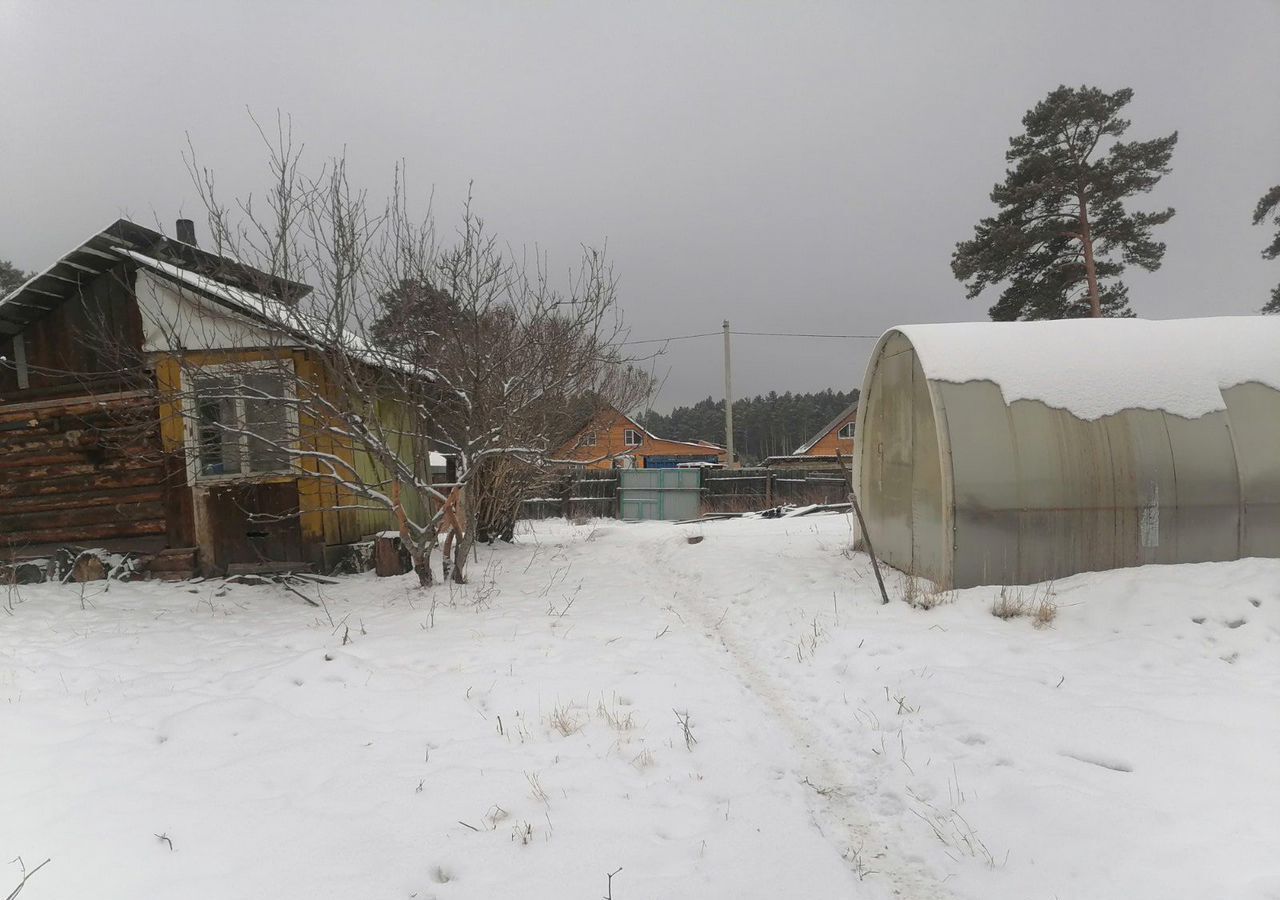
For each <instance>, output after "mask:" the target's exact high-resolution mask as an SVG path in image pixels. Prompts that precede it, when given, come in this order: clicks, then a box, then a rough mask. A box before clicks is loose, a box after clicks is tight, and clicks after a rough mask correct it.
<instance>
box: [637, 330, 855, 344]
mask: <svg viewBox="0 0 1280 900" xmlns="http://www.w3.org/2000/svg"><path fill="white" fill-rule="evenodd" d="M729 333H730V334H741V335H749V336H751V337H791V338H830V339H835V340H866V341H875V340H879V339H880V335H878V334H816V333H808V332H799V331H730V332H729ZM723 334H724V332H723V331H704V332H702V333H701V334H679V335H673V336H672V337H665V338H648V339H646V340H643V341H623V342H622V343H624V344H665V343H667V342H669V341H688V340H692V339H693V338H705V337H720V336H721V335H723Z"/></svg>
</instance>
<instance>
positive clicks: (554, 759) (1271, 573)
mask: <svg viewBox="0 0 1280 900" xmlns="http://www.w3.org/2000/svg"><path fill="white" fill-rule="evenodd" d="M692 534H698V535H701V536H702V537H703V540H702V541H701V542H699V543H696V544H690V543H688V541H687V538H688V536H690V535H692ZM848 539H849V526H848V523H847V521H846V520H844V519H842V518H840V517H838V516H822V517H814V518H805V519H789V520H788V519H783V520H774V521H764V520H739V521H731V522H717V523H712V524H705V525H690V526H678V527H676V526H671V525H666V524H658V523H653V524H643V525H624V524H621V523H617V522H595V523H589V524H586V525H581V526H573V525H568V524H565V523H563V522H547V523H539V525H538V526H537V527H536V529H534V530H533V531H531V532H526V533H525V534H522V535H521V537H520V541H519V543H518V544H517V545H515V546H499V547H495V548H492V549H487V548H482V550H481V560H480V564H479V565H476V566H474V567H473V569H472V572H473V575H474V577H475V583H474V584H472V585H470V586H467V587H466V588H464V589H461V590H457V589H453V590H451V589H450V588H449V587H440V588H437V589H435V590H434V591H432V592H422V591H419V590H417V589H416V588H415V587H414V585H413V581H414V578H413V576H409V577H406V578H404V579H375V578H373V577H372V576H360V577H355V578H350V579H345V580H344V581H343V583H342V584H341V585H340V586H325V587H324V588H323V589H322V590H323V594H322V596H320V595H318V596H317V599H322V600H323V603H324V608H323V609H321V610H319V611H317V610H313V609H312V608H310V607H305V606H303V605H302V604H301V601H299V600H298V599H297V598H296V597H291V596H290V595H288V594H287V593H284V592H282V591H280V590H279V589H278V588H275V587H246V586H224V585H222V584H221V583H217V582H210V583H204V584H200V585H196V586H188V585H179V586H174V585H164V584H137V585H131V584H112V585H111V586H110V590H109V591H108V592H103V587H104V584H103V583H97V584H91V585H89V586H87V590H86V592H85V597H84V601H85V602H84V607H85V608H84V609H82V608H81V596H80V591H79V589H78V587H58V586H45V585H42V586H35V587H20V588H16V589H15V590H14V592H13V593H12V594H11V595H10V594H8V593H7V588H3V587H0V600H3V601H4V603H5V606H6V607H7V608H8V607H11V610H10V611H11V613H12V614H11V615H9V614H0V736H2V737H0V742H2V744H3V758H4V760H5V762H4V765H3V767H0V810H2V811H3V813H4V814H3V815H2V816H0V854H3V860H0V864H3V863H7V861H8V860H10V859H14V858H15V857H17V856H19V855H21V857H22V859H23V861H24V862H25V864H26V865H27V867H28V869H30V868H33V867H34V866H35V865H36V864H38V863H40V862H42V861H43V860H44V859H45V858H50V859H51V860H52V861H51V862H50V863H49V864H48V865H47V866H46V867H45V868H44V869H42V870H41V871H40V872H38V873H37V874H36V875H35V876H33V878H32V879H31V881H30V882H29V883H28V885H27V887H26V888H25V889H24V892H23V895H22V896H23V900H28V898H31V900H39V898H42V897H59V898H61V897H76V896H93V897H95V898H130V900H132V898H136V897H160V896H166V897H172V896H182V897H190V898H204V897H208V898H213V897H217V898H225V897H247V896H264V897H267V896H269V897H280V898H293V897H297V898H308V900H312V898H324V897H335V898H336V897H343V898H350V897H380V898H381V897H389V898H397V897H399V898H413V897H418V898H427V897H437V898H455V897H456V898H464V897H469V898H482V897H494V896H521V897H529V898H557V900H558V898H567V897H582V898H591V900H594V898H597V897H600V896H602V895H603V894H604V893H605V889H606V884H607V881H606V875H607V873H609V872H614V871H615V870H618V869H619V868H621V871H620V872H618V874H617V875H615V876H614V878H613V885H612V892H613V897H614V898H616V900H632V898H683V897H687V898H695V897H696V898H708V897H735V898H742V897H747V898H756V897H759V898H776V897H895V896H896V897H908V898H916V897H920V898H930V897H971V898H1011V900H1012V898H1018V900H1021V898H1037V897H1044V898H1052V897H1062V898H1065V897H1090V898H1103V897H1116V898H1121V897H1123V898H1143V900H1145V898H1152V900H1154V898H1170V897H1188V898H1190V897H1197V898H1199V897H1208V896H1223V897H1233V898H1250V897H1257V898H1263V897H1275V896H1280V861H1277V858H1276V854H1275V853H1274V852H1273V851H1274V847H1275V846H1276V845H1277V844H1280V824H1278V823H1277V818H1276V812H1277V810H1280V770H1277V768H1276V767H1275V764H1274V762H1275V748H1276V747H1280V563H1277V562H1273V561H1259V560H1246V561H1242V562H1238V563H1223V564H1211V565H1202V566H1179V567H1149V568H1145V569H1135V570H1127V571H1122V572H1114V573H1105V574H1097V575H1087V576H1077V577H1075V578H1071V579H1068V580H1066V581H1063V582H1060V583H1058V584H1057V585H1055V586H1053V600H1054V602H1056V603H1057V605H1058V611H1057V616H1056V618H1055V619H1054V621H1053V622H1052V624H1050V625H1049V626H1048V627H1042V628H1039V629H1037V628H1035V627H1033V625H1032V623H1031V622H1030V621H1029V620H1028V619H1027V618H1015V619H1011V620H1008V621H1004V620H1000V619H997V618H995V617H993V616H992V615H991V614H990V610H991V606H992V603H993V601H994V600H995V597H996V593H997V592H996V590H995V589H974V590H971V591H964V592H961V593H959V594H958V595H955V596H954V597H949V598H942V599H943V600H944V601H945V602H943V603H942V604H941V605H939V606H937V607H936V608H933V609H928V610H925V609H917V608H912V607H911V606H909V605H908V604H907V603H905V602H895V603H893V604H891V605H890V606H888V607H882V606H880V605H879V603H878V598H877V597H876V593H875V586H874V580H873V579H872V578H871V576H870V571H869V569H868V568H867V566H866V559H865V557H863V556H861V555H859V554H854V553H850V552H849V551H848V550H847V549H846V547H847V544H848ZM892 588H893V589H894V590H896V592H897V594H898V595H899V596H901V595H902V594H903V593H904V590H905V587H904V585H903V584H902V583H901V582H900V581H897V580H895V581H894V582H893V584H892ZM319 590H320V589H313V593H316V592H317V591H319ZM1040 591H1041V595H1043V588H1041V589H1040ZM1029 594H1030V591H1029V590H1028V592H1027V595H1028V596H1029ZM925 599H926V600H932V599H936V598H925ZM344 639H345V641H344ZM685 722H687V723H688V729H687V731H686V729H685V725H684V724H683V723H685ZM19 877H20V870H19V869H18V867H17V866H16V865H4V867H3V868H0V889H3V891H4V893H6V894H7V893H8V891H9V890H10V889H11V888H12V886H13V885H14V884H16V883H17V881H18V879H19Z"/></svg>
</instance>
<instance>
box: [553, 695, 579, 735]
mask: <svg viewBox="0 0 1280 900" xmlns="http://www.w3.org/2000/svg"><path fill="white" fill-rule="evenodd" d="M547 722H548V723H549V724H550V725H551V727H552V728H554V729H555V730H556V731H558V732H560V734H561V736H562V737H569V735H571V734H577V733H578V732H579V731H581V730H582V729H583V728H584V727H585V726H586V724H587V720H586V717H585V716H582V715H581V714H580V713H579V712H578V710H576V709H575V708H574V707H573V704H571V703H566V704H564V705H563V706H561V705H559V704H556V705H555V706H554V707H552V709H551V715H549V716H547Z"/></svg>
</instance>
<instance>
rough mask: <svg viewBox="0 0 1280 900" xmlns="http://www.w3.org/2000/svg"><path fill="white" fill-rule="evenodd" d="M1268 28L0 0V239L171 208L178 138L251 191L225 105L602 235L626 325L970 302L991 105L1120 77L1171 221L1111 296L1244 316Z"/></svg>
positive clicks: (760, 382) (799, 382)
mask: <svg viewBox="0 0 1280 900" xmlns="http://www.w3.org/2000/svg"><path fill="white" fill-rule="evenodd" d="M1278 39H1280V0H1221V2H1171V0H1150V2H1148V0H1141V2H1139V0H1132V2H1120V0H1112V2H1096V3H1090V2H1080V0H1075V2H1071V3H1063V2H1058V0H1054V2H1045V3H1040V2H1034V3H1033V2H1025V0H1024V2H965V3H958V2H940V0H939V2H885V0H877V2H860V3H853V2H845V3H830V4H824V3H814V2H804V3H800V2H795V3H772V4H765V3H751V4H747V3H723V4H718V3H716V4H713V3H693V2H687V0H682V2H676V3H607V2H601V0H592V2H583V3H524V2H521V3H517V2H514V0H513V2H507V3H480V2H467V3H447V4H444V3H442V4H434V3H424V2H419V0H403V2H372V0H363V2H360V3H319V2H305V3H304V2H285V0H273V2H270V3H268V2H263V0H218V2H215V3H210V2H203V0H202V2H199V3H195V2H185V0H163V2H141V0H113V2H111V3H98V2H59V0H0V163H2V164H0V258H8V259H10V260H12V261H13V262H14V263H15V264H17V265H18V266H20V267H22V268H26V269H39V268H43V267H45V266H47V265H48V264H49V263H51V262H52V261H53V259H54V258H56V257H57V256H58V255H59V254H60V253H62V252H63V251H65V250H66V249H68V248H69V247H70V246H72V245H74V244H75V243H77V242H78V241H79V240H81V239H82V238H83V237H85V236H87V235H88V234H90V233H92V232H94V231H96V230H99V229H100V228H102V227H104V226H106V225H107V224H109V223H110V222H111V221H114V219H116V218H118V217H120V216H122V215H127V216H129V217H132V218H135V219H136V220H138V221H140V222H143V223H144V224H152V225H154V224H155V223H156V222H157V221H160V222H162V223H163V224H164V227H165V230H166V231H170V232H171V229H172V220H173V219H174V218H176V217H177V216H178V214H179V213H186V214H187V215H189V216H191V217H192V218H196V219H200V218H201V214H202V210H201V209H200V207H199V206H198V202H197V200H196V197H195V194H194V191H193V190H192V188H191V185H190V181H189V178H188V175H187V172H186V169H185V167H184V164H183V161H182V157H181V153H182V150H183V148H184V146H185V142H186V137H185V135H186V134H187V133H189V134H190V136H191V140H192V141H193V143H194V144H195V146H196V148H197V149H198V151H199V152H200V155H201V157H202V161H203V162H204V163H205V164H207V165H209V166H210V167H212V168H213V169H214V170H215V172H216V173H217V176H218V181H219V184H220V186H221V187H222V188H223V190H224V191H225V192H226V193H237V194H240V193H245V192H248V191H250V190H260V189H261V187H262V186H263V184H264V183H265V169H264V168H263V156H262V151H261V145H260V144H259V142H258V138H257V136H256V134H255V132H254V131H253V128H252V125H251V123H250V122H249V120H248V118H247V115H246V112H245V110H246V107H249V108H252V110H253V111H254V112H255V113H256V114H258V115H259V116H262V117H266V118H270V117H272V116H274V114H275V111H276V110H277V109H279V110H282V111H284V112H286V113H288V114H290V115H291V116H292V118H293V122H294V130H295V135H296V136H298V137H301V138H303V139H305V141H306V142H307V145H308V152H309V153H311V154H313V158H314V159H319V158H320V157H321V156H323V155H327V154H330V153H334V152H338V151H340V150H341V148H342V147H343V146H344V145H345V146H346V148H347V152H348V158H349V162H350V165H351V168H352V170H353V172H354V176H355V178H356V179H358V180H359V181H360V182H361V183H362V184H365V185H367V186H369V187H370V188H371V189H372V190H373V191H375V193H378V194H382V193H383V192H385V189H386V187H387V185H388V184H389V183H390V177H391V169H392V166H393V164H394V163H395V161H396V160H397V159H400V158H404V159H405V160H406V161H407V163H408V166H409V172H410V178H411V187H412V188H414V189H415V190H418V191H420V192H421V193H423V194H426V193H427V192H429V191H431V190H433V189H434V192H435V210H436V213H437V217H438V219H439V220H440V221H441V223H442V224H443V225H450V224H451V222H452V217H454V216H455V215H456V212H457V210H458V206H459V203H460V200H461V198H462V197H463V196H464V194H465V191H466V185H467V183H468V182H469V181H474V183H475V194H476V198H477V205H478V207H479V208H480V211H481V212H482V214H483V215H484V216H485V217H486V218H487V219H488V221H489V222H490V224H491V225H492V226H493V227H494V228H495V229H496V230H497V231H499V232H500V233H501V234H502V235H503V236H504V237H505V239H506V240H508V241H509V242H511V243H513V244H516V245H524V244H528V245H533V244H535V243H536V244H538V245H540V246H541V247H542V248H544V249H545V250H546V251H548V252H549V253H550V255H551V259H552V262H553V265H554V264H557V263H558V264H559V265H560V266H562V267H565V268H567V267H568V266H569V265H570V264H571V263H572V262H573V260H574V259H575V256H576V253H577V252H578V247H579V245H580V244H581V243H592V244H595V243H600V242H602V241H604V240H605V239H607V240H608V245H609V249H610V251H611V255H612V257H613V259H614V261H615V265H616V270H617V274H618V275H619V277H620V281H621V288H622V302H623V305H624V308H625V311H626V315H627V320H628V321H629V323H630V325H631V329H632V337H633V338H637V339H640V338H650V337H663V336H667V335H678V334H687V333H690V332H703V331H713V330H716V329H718V328H719V327H720V322H721V320H722V319H724V318H729V319H730V320H732V323H733V325H734V327H735V328H736V329H741V330H746V331H800V332H821V333H835V334H846V333H858V334H862V333H866V334H878V333H880V332H881V331H883V330H884V329H885V328H886V327H889V326H892V325H895V324H902V323H906V322H926V321H927V322H934V321H955V320H965V319H983V318H986V309H987V307H988V306H989V305H990V304H991V303H992V302H994V299H995V298H994V296H991V297H984V298H981V299H979V300H972V301H971V300H966V299H965V297H964V292H963V288H962V287H961V285H960V284H959V283H957V282H956V281H955V280H954V279H953V277H952V276H951V272H950V269H949V266H948V263H949V258H950V254H951V250H952V248H953V246H954V244H955V242H956V241H958V240H961V239H964V238H967V237H969V236H970V234H971V232H972V228H973V225H974V223H975V222H976V221H977V220H978V219H979V218H980V217H981V216H983V215H986V214H988V213H989V212H990V211H991V209H992V207H991V205H990V202H989V200H988V198H987V195H988V192H989V191H990V188H991V185H992V184H993V183H994V182H995V181H997V180H998V179H999V178H1000V177H1001V176H1002V174H1003V171H1004V157H1003V154H1004V151H1005V149H1006V147H1007V142H1008V138H1009V136H1010V135H1011V134H1013V133H1014V132H1015V131H1017V130H1018V128H1019V121H1020V119H1021V117H1022V114H1023V113H1024V112H1025V111H1026V110H1027V109H1028V108H1029V107H1031V106H1032V105H1034V104H1035V103H1036V101H1038V100H1039V99H1041V98H1042V97H1043V96H1044V95H1045V94H1046V93H1047V92H1048V91H1049V90H1051V89H1052V88H1054V87H1056V86H1057V85H1058V84H1060V83H1066V84H1071V85H1078V84H1081V83H1088V84H1092V85H1096V86H1098V87H1101V88H1104V89H1107V90H1114V89H1116V88H1119V87H1124V86H1129V87H1132V88H1133V89H1134V91H1135V99H1134V101H1133V103H1132V104H1131V105H1130V107H1129V110H1128V115H1129V117H1130V118H1131V119H1132V120H1133V123H1134V124H1133V127H1132V128H1131V130H1130V132H1129V135H1128V137H1130V138H1136V139H1143V138H1149V137H1155V136H1157V135H1162V134H1166V133H1168V132H1170V131H1172V130H1174V129H1177V130H1178V131H1179V132H1180V137H1179V143H1178V147H1177V150H1176V151H1175V153H1174V157H1173V173H1172V174H1171V175H1170V176H1168V177H1167V178H1166V179H1165V181H1164V183H1163V184H1162V185H1161V187H1160V188H1159V189H1158V190H1157V192H1156V193H1154V194H1152V195H1151V196H1149V197H1144V198H1141V199H1140V200H1139V201H1138V203H1139V204H1140V207H1139V208H1142V207H1146V208H1155V207H1158V206H1163V205H1166V204H1168V205H1173V206H1175V207H1176V208H1177V210H1178V213H1177V216H1176V217H1175V218H1174V220H1173V221H1172V222H1171V223H1170V224H1169V225H1167V226H1165V227H1164V228H1163V229H1161V230H1160V231H1159V237H1160V238H1161V239H1163V240H1164V241H1166V243H1167V244H1168V247H1169V249H1168V254H1167V256H1166V259H1165V264H1164V267H1163V268H1162V269H1161V270H1160V271H1159V272H1157V273H1154V274H1146V273H1142V272H1140V271H1137V272H1131V273H1130V274H1129V276H1128V277H1127V279H1126V280H1127V281H1128V282H1129V284H1130V297H1131V302H1132V306H1133V308H1134V309H1135V311H1136V312H1137V313H1138V314H1139V315H1141V316H1146V317H1151V318H1167V317H1173V316H1187V315H1211V314H1243V313H1250V312H1254V311H1256V310H1257V309H1258V308H1259V307H1260V306H1261V305H1262V304H1263V303H1264V302H1265V301H1266V299H1267V294H1268V292H1269V290H1270V288H1271V286H1272V285H1273V284H1275V283H1277V282H1280V263H1267V262H1265V261H1263V260H1262V259H1261V258H1260V256H1259V251H1260V250H1261V248H1262V247H1263V246H1265V245H1266V243H1267V234H1266V233H1265V232H1264V231H1263V229H1261V228H1252V227H1251V226H1250V224H1249V216H1250V213H1251V211H1252V208H1253V205H1254V203H1256V201H1257V199H1258V197H1259V196H1260V195H1261V194H1262V193H1263V192H1264V191H1265V190H1266V189H1267V187H1269V186H1270V185H1272V184H1275V183H1277V182H1280V53H1278V52H1277V50H1276V47H1277V45H1278ZM199 227H200V231H201V234H202V236H205V237H207V235H206V234H205V233H204V229H203V226H199ZM871 344H872V342H870V341H859V340H802V339H787V338H773V339H770V338H758V337H740V338H736V339H735V344H734V371H735V378H734V381H735V385H734V386H735V393H736V394H738V395H739V396H743V395H749V394H755V393H760V392H765V391H768V390H777V391H779V392H781V391H785V390H816V389H821V388H824V387H835V388H840V389H848V388H850V387H855V386H859V385H860V384H861V380H862V375H863V369H864V366H865V363H866V357H867V353H868V352H869V350H870V347H871ZM658 368H659V374H666V373H667V372H668V371H669V375H668V377H667V380H666V382H665V385H664V388H663V391H662V394H661V396H660V397H659V398H658V400H657V402H656V403H655V406H656V408H658V409H662V410H666V409H668V408H669V407H670V406H671V405H672V404H676V403H684V402H689V401H692V400H696V399H699V398H701V397H705V396H708V395H714V396H716V397H719V396H721V395H722V391H723V381H722V370H721V342H720V341H719V340H718V339H702V340H698V341H686V342H680V343H673V344H672V345H670V348H669V350H668V352H667V353H666V355H665V356H664V357H663V358H662V359H661V360H660V361H659V363H658Z"/></svg>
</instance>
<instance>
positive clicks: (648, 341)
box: [622, 331, 724, 344]
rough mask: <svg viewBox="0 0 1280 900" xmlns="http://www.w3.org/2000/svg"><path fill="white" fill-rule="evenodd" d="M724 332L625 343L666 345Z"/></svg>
mask: <svg viewBox="0 0 1280 900" xmlns="http://www.w3.org/2000/svg"><path fill="white" fill-rule="evenodd" d="M722 334H724V332H723V331H707V332H703V333H702V334H681V335H676V336H675V337H664V338H649V339H648V340H644V341H623V342H622V343H624V344H665V343H666V342H667V341H687V340H689V339H690V338H704V337H719V336H720V335H722Z"/></svg>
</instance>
